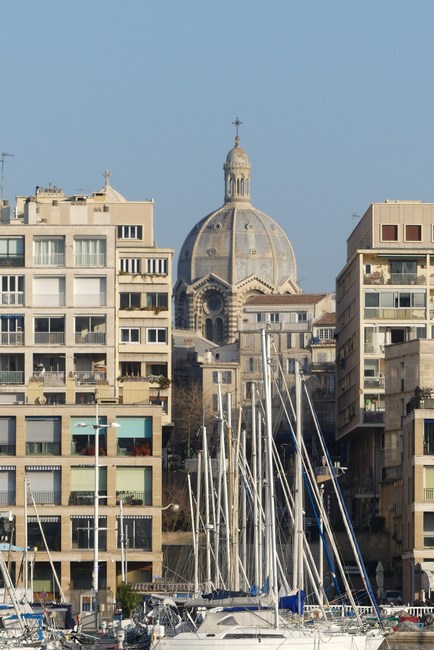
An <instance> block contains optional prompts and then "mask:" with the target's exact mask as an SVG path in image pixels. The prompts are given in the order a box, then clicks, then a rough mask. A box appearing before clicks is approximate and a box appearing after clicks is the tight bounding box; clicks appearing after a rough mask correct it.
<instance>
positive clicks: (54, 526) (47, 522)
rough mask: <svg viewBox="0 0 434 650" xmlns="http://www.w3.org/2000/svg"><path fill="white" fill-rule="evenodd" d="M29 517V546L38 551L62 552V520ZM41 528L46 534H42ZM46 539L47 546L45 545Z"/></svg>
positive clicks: (57, 518) (58, 518) (54, 517)
mask: <svg viewBox="0 0 434 650" xmlns="http://www.w3.org/2000/svg"><path fill="white" fill-rule="evenodd" d="M39 521H40V524H41V525H39V523H38V518H37V517H27V544H28V546H29V547H30V548H32V547H34V548H37V549H38V551H60V550H61V548H60V540H61V534H60V531H61V518H60V517H56V516H53V517H39ZM41 528H42V530H43V532H44V534H42V532H41ZM44 537H45V540H46V542H47V545H45V543H44Z"/></svg>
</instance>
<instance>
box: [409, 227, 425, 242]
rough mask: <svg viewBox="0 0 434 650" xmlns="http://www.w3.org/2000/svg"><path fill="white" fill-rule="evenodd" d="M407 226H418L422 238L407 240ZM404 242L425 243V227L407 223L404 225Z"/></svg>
mask: <svg viewBox="0 0 434 650" xmlns="http://www.w3.org/2000/svg"><path fill="white" fill-rule="evenodd" d="M407 226H411V227H412V226H417V227H418V228H420V237H419V239H407ZM404 241H405V242H410V243H416V242H421V241H423V226H422V224H421V223H405V224H404Z"/></svg>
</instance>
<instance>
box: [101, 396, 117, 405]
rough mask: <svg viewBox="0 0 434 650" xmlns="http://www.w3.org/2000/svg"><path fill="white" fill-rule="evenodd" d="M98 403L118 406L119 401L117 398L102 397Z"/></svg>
mask: <svg viewBox="0 0 434 650" xmlns="http://www.w3.org/2000/svg"><path fill="white" fill-rule="evenodd" d="M97 402H98V404H118V403H119V400H118V398H117V397H101V398H100V399H98V400H97Z"/></svg>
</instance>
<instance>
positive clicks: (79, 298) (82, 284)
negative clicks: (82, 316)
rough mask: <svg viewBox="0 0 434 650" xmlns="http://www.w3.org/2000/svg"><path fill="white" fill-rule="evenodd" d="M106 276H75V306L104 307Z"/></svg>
mask: <svg viewBox="0 0 434 650" xmlns="http://www.w3.org/2000/svg"><path fill="white" fill-rule="evenodd" d="M106 282H107V281H106V278H105V277H97V276H92V277H89V278H85V277H81V276H80V277H76V278H74V305H75V307H103V306H104V305H106Z"/></svg>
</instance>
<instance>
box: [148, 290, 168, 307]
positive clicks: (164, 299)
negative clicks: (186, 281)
mask: <svg viewBox="0 0 434 650" xmlns="http://www.w3.org/2000/svg"><path fill="white" fill-rule="evenodd" d="M168 304H169V296H168V294H167V293H148V294H146V306H147V307H156V308H158V309H167V307H168Z"/></svg>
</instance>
